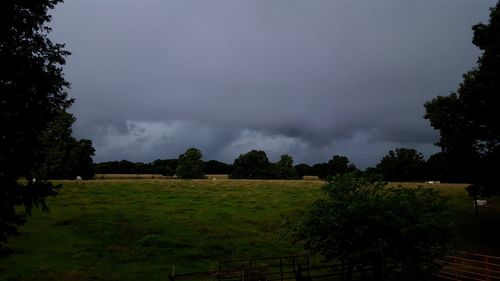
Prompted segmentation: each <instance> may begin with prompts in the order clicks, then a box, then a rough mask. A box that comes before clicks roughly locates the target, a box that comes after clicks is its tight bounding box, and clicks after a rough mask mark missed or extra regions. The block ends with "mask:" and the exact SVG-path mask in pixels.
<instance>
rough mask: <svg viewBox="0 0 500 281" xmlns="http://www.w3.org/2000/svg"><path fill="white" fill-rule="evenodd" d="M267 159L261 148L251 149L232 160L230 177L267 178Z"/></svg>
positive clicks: (268, 163)
mask: <svg viewBox="0 0 500 281" xmlns="http://www.w3.org/2000/svg"><path fill="white" fill-rule="evenodd" d="M269 165H270V162H269V159H267V155H266V153H265V152H264V151H262V150H251V151H249V152H247V153H245V154H241V155H240V156H239V157H238V158H236V159H235V160H234V164H233V172H232V173H231V178H232V179H267V178H269Z"/></svg>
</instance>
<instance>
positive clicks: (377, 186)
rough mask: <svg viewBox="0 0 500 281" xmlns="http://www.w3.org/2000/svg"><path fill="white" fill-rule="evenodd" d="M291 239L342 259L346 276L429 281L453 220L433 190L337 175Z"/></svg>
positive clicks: (444, 204)
mask: <svg viewBox="0 0 500 281" xmlns="http://www.w3.org/2000/svg"><path fill="white" fill-rule="evenodd" d="M324 191H325V193H326V196H324V197H321V198H320V199H319V200H317V201H316V202H315V203H313V204H312V206H311V208H310V209H309V210H308V211H307V212H306V215H305V217H304V219H303V220H302V221H301V222H300V223H298V224H295V225H294V224H292V225H291V232H290V234H291V237H292V239H293V240H294V241H295V242H301V243H303V245H304V246H305V248H306V249H308V250H310V251H311V252H313V253H319V254H321V255H322V256H323V257H324V258H325V259H326V260H336V261H340V262H341V271H342V273H343V277H344V278H343V280H352V277H353V272H354V271H359V272H365V273H367V276H365V278H363V279H361V280H428V279H426V278H427V277H429V274H430V273H432V271H433V269H435V268H434V261H435V258H436V257H438V256H440V255H442V254H443V253H446V249H447V248H446V244H447V242H448V240H449V237H450V235H451V229H452V224H451V223H450V212H449V209H448V206H447V204H446V201H445V199H444V198H442V197H441V196H440V195H439V192H438V191H436V190H433V189H428V188H427V189H420V188H418V189H403V188H390V189H388V188H385V183H384V182H380V181H372V180H371V179H369V178H363V177H358V176H356V175H355V174H354V173H350V174H344V175H338V176H335V177H334V178H332V179H331V181H329V182H328V184H327V185H326V186H325V187H324Z"/></svg>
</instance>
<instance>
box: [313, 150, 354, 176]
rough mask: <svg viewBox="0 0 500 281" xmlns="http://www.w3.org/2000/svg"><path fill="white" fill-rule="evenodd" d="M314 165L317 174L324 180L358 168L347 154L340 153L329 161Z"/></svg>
mask: <svg viewBox="0 0 500 281" xmlns="http://www.w3.org/2000/svg"><path fill="white" fill-rule="evenodd" d="M313 167H314V168H315V169H316V175H317V176H318V177H319V178H320V179H322V180H324V179H326V178H327V177H329V176H335V175H343V174H346V173H352V172H355V171H356V170H357V169H356V166H354V164H352V163H350V162H349V159H348V158H347V157H346V156H340V155H334V156H333V157H332V159H330V161H328V163H323V164H317V165H314V166H313Z"/></svg>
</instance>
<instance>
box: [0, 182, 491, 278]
mask: <svg viewBox="0 0 500 281" xmlns="http://www.w3.org/2000/svg"><path fill="white" fill-rule="evenodd" d="M213 178H214V177H212V176H211V179H207V180H178V179H168V180H163V179H104V180H92V181H59V182H58V183H61V184H63V188H62V189H61V193H60V195H59V196H57V197H56V198H51V199H50V200H49V202H48V204H49V206H50V208H51V212H50V213H44V212H41V211H38V210H36V211H35V212H34V213H33V216H32V217H30V218H29V222H28V224H27V225H26V226H24V227H22V228H21V229H20V230H21V233H22V234H21V235H20V236H17V237H14V238H11V239H10V240H9V243H8V245H7V246H8V247H9V249H11V251H12V252H11V253H10V254H9V255H7V256H4V257H0V280H167V274H168V272H170V271H171V270H172V266H175V268H176V272H187V271H206V270H212V269H214V268H215V267H216V262H217V260H219V259H229V258H247V257H270V256H278V255H288V254H297V253H300V252H301V251H302V249H301V248H300V247H299V246H298V245H290V243H289V242H288V241H286V240H283V239H282V238H281V236H280V231H281V223H282V222H283V220H284V218H285V217H286V216H290V217H292V218H295V217H296V215H297V214H299V213H300V212H301V211H302V210H304V209H305V208H306V207H307V206H308V205H310V204H311V203H312V202H313V201H314V200H315V199H316V198H318V197H319V196H321V192H320V187H321V186H322V185H323V182H321V181H318V180H300V181H280V180H269V181H268V180H228V179H224V178H218V177H216V180H213ZM391 185H392V186H395V185H398V184H397V183H391ZM402 185H404V186H407V187H418V186H419V185H420V186H422V187H434V188H437V189H439V190H440V191H441V192H442V193H443V194H444V195H446V196H447V197H449V198H450V204H451V206H452V208H453V211H454V214H455V217H456V221H457V227H456V232H457V239H456V241H455V244H456V246H455V247H456V248H459V249H468V250H475V251H481V252H486V253H490V254H496V255H498V254H500V241H499V239H498V237H500V202H499V201H498V200H495V201H492V202H490V207H489V208H488V209H482V210H481V216H480V217H478V218H475V217H474V215H473V210H472V200H470V199H469V198H468V197H467V194H466V193H465V191H464V189H463V187H464V185H448V184H438V185H428V184H402Z"/></svg>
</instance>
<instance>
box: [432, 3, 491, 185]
mask: <svg viewBox="0 0 500 281" xmlns="http://www.w3.org/2000/svg"><path fill="white" fill-rule="evenodd" d="M472 30H473V31H474V36H473V40H472V43H473V44H474V45H476V46H477V47H478V48H479V49H480V50H482V51H483V53H482V55H481V57H479V59H478V61H477V66H476V67H475V68H473V69H472V70H470V71H469V72H467V73H466V74H464V75H463V81H462V83H460V85H459V87H458V89H457V91H456V92H454V93H452V94H450V95H448V96H438V97H436V98H434V99H433V100H431V101H428V102H427V103H426V104H425V109H426V114H425V116H424V117H425V118H426V119H428V120H429V121H430V123H431V125H432V127H434V128H435V129H437V130H439V132H440V139H439V142H438V145H439V146H440V147H441V149H442V153H443V155H442V156H441V157H442V159H443V160H444V161H446V164H447V165H448V167H451V168H452V169H453V170H455V171H457V173H459V174H462V175H464V181H467V182H471V183H474V184H475V185H476V186H478V187H479V189H478V190H480V192H481V193H487V194H490V193H499V192H500V189H498V187H497V186H498V185H497V184H496V181H497V179H496V177H495V174H496V171H498V170H499V169H500V122H499V120H500V110H498V109H499V108H500V79H499V77H500V1H499V2H498V3H497V4H496V6H495V7H493V8H492V9H491V12H490V19H489V23H488V24H483V23H479V24H476V25H474V26H473V27H472Z"/></svg>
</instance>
